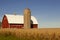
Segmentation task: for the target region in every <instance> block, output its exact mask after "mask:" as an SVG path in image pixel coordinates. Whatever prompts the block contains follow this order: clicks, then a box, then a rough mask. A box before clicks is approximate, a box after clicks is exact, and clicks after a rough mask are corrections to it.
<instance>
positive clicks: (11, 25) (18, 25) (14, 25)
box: [10, 24, 24, 28]
mask: <svg viewBox="0 0 60 40" xmlns="http://www.w3.org/2000/svg"><path fill="white" fill-rule="evenodd" d="M23 27H24V25H23V24H10V28H23Z"/></svg>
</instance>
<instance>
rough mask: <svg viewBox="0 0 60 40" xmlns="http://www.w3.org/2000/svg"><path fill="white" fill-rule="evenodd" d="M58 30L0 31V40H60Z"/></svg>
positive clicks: (7, 29) (5, 29)
mask: <svg viewBox="0 0 60 40" xmlns="http://www.w3.org/2000/svg"><path fill="white" fill-rule="evenodd" d="M59 30H60V29H49V28H48V29H16V28H14V29H13V28H11V29H9V28H4V29H2V28H1V29H0V40H60V31H59Z"/></svg>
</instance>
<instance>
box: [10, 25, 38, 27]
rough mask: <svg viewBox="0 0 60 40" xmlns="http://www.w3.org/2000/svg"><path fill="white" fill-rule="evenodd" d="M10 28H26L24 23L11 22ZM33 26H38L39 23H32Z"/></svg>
mask: <svg viewBox="0 0 60 40" xmlns="http://www.w3.org/2000/svg"><path fill="white" fill-rule="evenodd" d="M10 28H24V25H23V24H10ZM31 28H38V25H37V24H31Z"/></svg>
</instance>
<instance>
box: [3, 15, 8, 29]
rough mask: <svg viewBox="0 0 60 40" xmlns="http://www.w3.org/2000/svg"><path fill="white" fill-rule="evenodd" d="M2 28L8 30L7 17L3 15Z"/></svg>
mask: <svg viewBox="0 0 60 40" xmlns="http://www.w3.org/2000/svg"><path fill="white" fill-rule="evenodd" d="M2 28H9V24H8V20H7V17H6V16H5V15H4V17H3V20H2Z"/></svg>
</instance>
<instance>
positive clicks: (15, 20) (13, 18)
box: [5, 14, 38, 24]
mask: <svg viewBox="0 0 60 40" xmlns="http://www.w3.org/2000/svg"><path fill="white" fill-rule="evenodd" d="M5 16H6V17H7V20H8V23H9V24H24V16H22V15H9V14H5ZM31 20H32V22H33V24H38V22H37V20H36V18H35V17H34V16H31Z"/></svg>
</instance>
